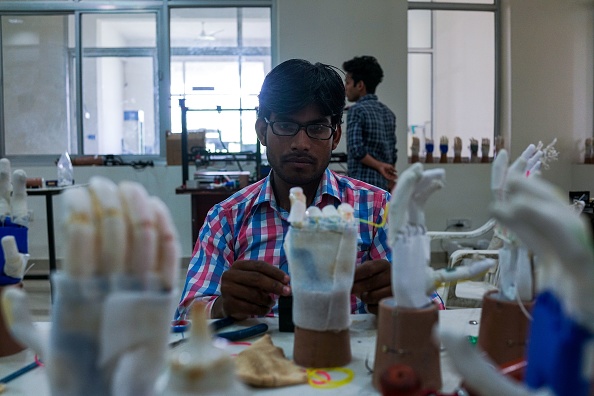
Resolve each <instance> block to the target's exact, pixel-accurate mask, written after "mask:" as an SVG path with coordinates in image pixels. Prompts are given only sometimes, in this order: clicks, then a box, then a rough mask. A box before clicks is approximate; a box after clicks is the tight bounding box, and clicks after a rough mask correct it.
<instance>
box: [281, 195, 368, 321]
mask: <svg viewBox="0 0 594 396" xmlns="http://www.w3.org/2000/svg"><path fill="white" fill-rule="evenodd" d="M291 195H292V201H293V203H292V205H291V215H290V217H289V218H290V219H291V227H290V228H289V232H288V233H287V236H286V238H285V252H286V254H287V260H288V263H289V272H290V274H291V289H292V291H293V321H294V323H295V325H296V326H298V327H301V328H304V329H308V330H315V331H328V330H344V329H347V328H348V327H349V325H350V313H351V306H350V291H351V289H352V287H353V281H354V276H355V263H356V259H357V233H358V223H357V220H356V219H355V218H354V217H353V208H352V207H351V206H350V205H348V204H341V205H340V206H339V207H338V208H335V207H334V206H331V205H328V206H326V207H324V208H323V209H322V210H320V209H319V208H317V207H314V206H312V207H310V208H308V209H307V211H305V213H303V207H304V205H305V196H304V195H303V191H302V190H301V188H300V187H295V188H293V189H291ZM294 208H295V209H294Z"/></svg>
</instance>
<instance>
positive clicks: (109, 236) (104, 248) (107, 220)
mask: <svg viewBox="0 0 594 396" xmlns="http://www.w3.org/2000/svg"><path fill="white" fill-rule="evenodd" d="M89 191H90V192H91V195H90V196H91V199H92V203H93V209H94V215H95V216H94V219H95V226H96V229H97V238H98V240H97V245H98V251H97V253H98V255H97V257H98V259H97V260H98V262H97V274H98V275H104V276H107V275H109V274H111V273H120V272H123V271H124V266H125V265H124V263H125V260H126V244H125V243H122V242H123V241H125V240H126V239H127V234H126V223H125V219H124V214H123V210H122V203H121V201H120V196H119V192H118V187H117V185H116V184H115V183H113V182H112V181H111V180H109V179H107V178H104V177H98V176H95V177H92V178H91V180H90V181H89Z"/></svg>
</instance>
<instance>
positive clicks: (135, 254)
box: [120, 182, 157, 277]
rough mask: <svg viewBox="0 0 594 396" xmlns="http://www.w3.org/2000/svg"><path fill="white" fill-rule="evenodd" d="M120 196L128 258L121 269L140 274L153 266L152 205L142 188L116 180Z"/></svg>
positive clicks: (154, 240)
mask: <svg viewBox="0 0 594 396" xmlns="http://www.w3.org/2000/svg"><path fill="white" fill-rule="evenodd" d="M120 197H121V199H122V201H123V206H124V208H125V213H126V216H127V223H128V257H127V260H126V269H125V272H126V273H128V274H131V275H137V276H139V277H143V276H146V275H147V274H149V273H152V272H153V271H154V270H155V268H156V262H155V261H156V257H157V249H156V247H157V232H156V230H155V223H154V213H153V206H152V205H150V204H149V199H148V194H147V192H146V190H145V189H144V188H143V187H142V186H141V185H140V184H137V183H132V182H122V183H120Z"/></svg>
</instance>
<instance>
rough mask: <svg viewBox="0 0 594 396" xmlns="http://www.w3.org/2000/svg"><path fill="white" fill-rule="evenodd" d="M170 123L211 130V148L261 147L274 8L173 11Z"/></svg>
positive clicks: (208, 134) (208, 144)
mask: <svg viewBox="0 0 594 396" xmlns="http://www.w3.org/2000/svg"><path fill="white" fill-rule="evenodd" d="M170 40H171V44H170V46H171V54H172V56H171V95H172V96H171V103H172V112H171V126H172V132H173V133H177V132H181V119H180V117H181V109H180V108H179V107H178V106H175V104H177V103H178V101H179V99H186V106H187V107H188V108H189V109H191V110H195V111H191V112H188V116H187V117H188V118H187V124H188V125H187V127H188V130H201V131H205V133H206V148H207V149H208V150H209V151H211V152H216V151H225V150H229V151H232V152H238V151H256V145H257V142H258V140H257V136H256V132H255V130H254V123H255V121H256V111H255V109H256V106H257V105H258V93H259V91H260V87H261V86H262V82H263V81H264V77H265V76H266V74H267V73H268V72H269V71H270V68H271V60H270V46H271V37H270V9H269V8H223V9H221V8H218V9H217V8H198V9H185V8H180V9H174V10H172V11H171V39H170Z"/></svg>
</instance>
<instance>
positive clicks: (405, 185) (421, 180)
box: [388, 163, 495, 309]
mask: <svg viewBox="0 0 594 396" xmlns="http://www.w3.org/2000/svg"><path fill="white" fill-rule="evenodd" d="M444 184H445V171H444V170H443V169H431V170H425V171H424V170H423V165H422V164H420V163H416V164H413V165H412V166H410V167H409V168H408V169H406V170H405V171H404V172H403V173H402V175H400V177H399V178H398V184H397V185H396V188H395V189H394V192H393V194H392V199H391V201H390V209H389V217H388V221H389V223H388V238H389V239H388V241H389V243H390V246H391V247H392V257H394V260H393V263H392V292H393V295H394V297H395V300H396V304H397V305H398V306H400V307H404V308H416V309H418V308H422V307H425V306H427V305H428V304H429V303H430V302H431V299H430V297H429V295H430V293H431V292H432V291H433V290H435V286H436V283H441V282H449V281H453V280H459V279H468V278H472V277H475V276H477V275H479V274H481V273H484V272H485V271H487V270H488V269H489V268H490V267H492V266H493V265H494V264H495V262H494V261H493V260H490V259H485V260H480V261H477V262H475V263H473V264H472V265H471V266H467V267H462V266H460V267H456V269H455V270H453V271H446V270H438V271H435V270H433V269H432V268H431V267H430V266H429V262H430V253H431V251H430V250H431V248H430V243H429V242H430V241H429V237H428V236H427V229H426V227H425V213H424V209H423V208H424V205H425V202H426V201H427V199H428V198H429V196H430V195H431V194H432V193H434V192H435V191H437V190H439V189H441V188H442V187H443V186H444Z"/></svg>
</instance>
